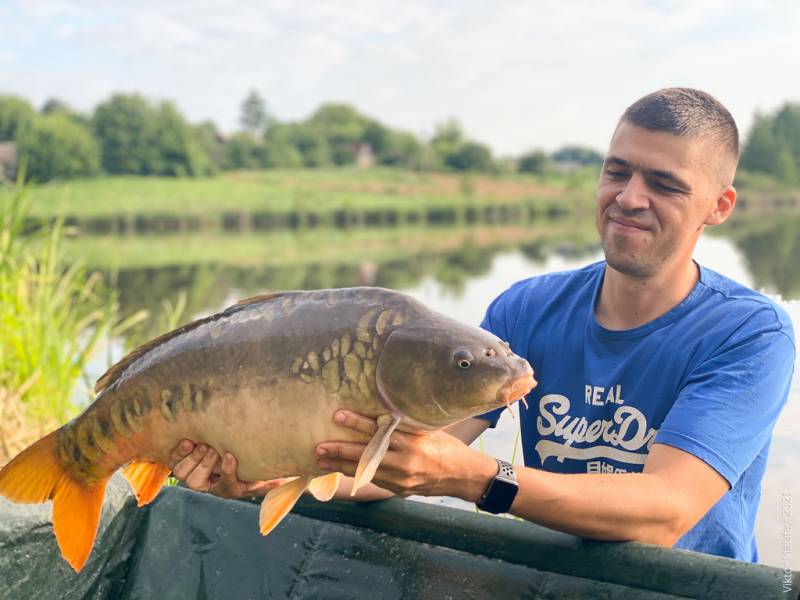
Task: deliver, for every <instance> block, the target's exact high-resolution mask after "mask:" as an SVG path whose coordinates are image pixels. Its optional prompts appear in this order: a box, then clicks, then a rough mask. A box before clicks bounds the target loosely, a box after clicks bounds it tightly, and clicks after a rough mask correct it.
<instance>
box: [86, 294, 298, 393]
mask: <svg viewBox="0 0 800 600" xmlns="http://www.w3.org/2000/svg"><path fill="white" fill-rule="evenodd" d="M285 293H286V292H275V293H271V294H262V295H261V296H253V297H252V298H245V299H244V300H240V301H239V302H237V303H236V304H234V305H232V306H229V307H228V308H226V309H225V310H223V311H221V312H218V313H215V314H213V315H210V316H208V317H203V318H202V319H197V320H195V321H192V322H191V323H187V324H186V325H183V326H181V327H178V328H177V329H173V330H172V331H168V332H167V333H165V334H163V335H160V336H158V337H157V338H155V339H152V340H150V341H149V342H145V343H144V344H142V345H141V346H137V347H136V348H134V349H133V350H131V351H130V352H129V353H128V354H126V355H125V356H124V357H123V358H122V359H121V360H119V361H118V362H116V363H115V364H114V365H113V366H112V367H111V368H110V369H108V371H106V372H105V373H103V374H102V375H101V376H100V379H98V380H97V383H96V384H95V386H94V391H95V393H96V394H99V393H100V392H102V391H103V390H104V389H106V388H107V387H108V386H109V385H111V384H112V383H113V382H114V381H115V380H116V379H117V377H119V376H120V375H121V374H122V373H123V372H124V371H125V369H127V368H128V367H129V366H130V365H131V364H132V363H133V362H134V361H135V360H136V359H137V358H140V357H141V356H144V355H145V354H147V353H148V352H150V350H152V349H153V348H155V347H156V346H160V345H161V344H164V343H165V342H168V341H169V340H171V339H172V338H175V337H178V336H179V335H181V334H182V333H186V332H187V331H191V330H192V329H197V328H198V327H200V325H203V324H205V323H209V322H211V321H216V320H217V319H221V318H224V317H227V316H229V315H232V314H233V313H236V312H239V311H240V310H243V309H245V308H247V307H248V306H250V305H251V304H258V303H259V302H266V301H267V300H272V299H274V298H278V297H280V296H283V295H284V294H285Z"/></svg>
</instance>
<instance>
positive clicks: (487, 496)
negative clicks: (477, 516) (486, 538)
mask: <svg viewBox="0 0 800 600" xmlns="http://www.w3.org/2000/svg"><path fill="white" fill-rule="evenodd" d="M495 460H496V461H497V475H495V476H494V479H492V480H491V481H490V482H489V487H487V488H486V491H485V492H483V496H481V499H480V500H478V502H476V503H475V505H476V506H477V507H478V508H480V509H481V510H484V511H486V512H490V513H494V514H496V515H497V514H500V513H504V512H508V509H509V508H511V504H512V503H513V502H514V498H516V497H517V491H518V490H519V484H518V483H517V475H516V473H514V466H513V465H512V464H511V463H507V462H506V461H504V460H500V459H499V458H495Z"/></svg>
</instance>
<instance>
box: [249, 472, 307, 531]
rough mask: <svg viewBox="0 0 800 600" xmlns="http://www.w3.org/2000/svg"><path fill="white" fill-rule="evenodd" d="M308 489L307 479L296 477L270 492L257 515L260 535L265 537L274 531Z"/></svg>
mask: <svg viewBox="0 0 800 600" xmlns="http://www.w3.org/2000/svg"><path fill="white" fill-rule="evenodd" d="M306 487H308V477H297V478H295V479H293V480H292V481H289V482H287V483H284V484H283V485H281V486H280V487H276V488H275V489H274V490H271V491H270V492H269V493H268V494H267V495H266V496H265V497H264V501H263V502H262V503H261V512H260V513H259V515H258V528H259V529H260V530H261V535H267V534H268V533H269V532H270V531H272V530H273V529H275V526H276V525H277V524H278V523H280V522H281V521H282V520H283V518H284V517H285V516H286V515H287V514H288V513H289V511H290V510H292V507H293V506H294V505H295V504H296V503H297V500H298V498H300V496H301V495H302V494H303V492H304V491H305V490H306Z"/></svg>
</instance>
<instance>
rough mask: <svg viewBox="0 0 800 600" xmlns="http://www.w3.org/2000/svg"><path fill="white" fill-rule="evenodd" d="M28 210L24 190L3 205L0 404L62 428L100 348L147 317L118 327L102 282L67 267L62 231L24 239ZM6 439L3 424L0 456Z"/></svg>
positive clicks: (114, 305) (0, 205)
mask: <svg viewBox="0 0 800 600" xmlns="http://www.w3.org/2000/svg"><path fill="white" fill-rule="evenodd" d="M28 202H29V198H27V197H26V193H25V191H24V190H22V189H15V190H13V191H11V192H9V193H7V194H6V195H5V196H4V197H2V198H0V329H2V336H0V397H2V398H4V399H9V398H11V399H13V402H15V403H19V406H9V405H5V406H4V409H6V410H9V411H12V412H14V414H16V415H19V414H20V413H25V415H26V417H29V418H32V419H33V420H34V421H38V422H42V421H48V422H51V421H53V420H55V421H56V422H58V423H60V422H63V421H64V420H66V419H68V418H69V417H71V416H72V415H74V413H75V411H76V410H77V406H76V405H74V404H73V403H72V392H73V390H74V389H75V385H76V383H78V382H79V381H80V380H81V376H82V374H83V371H84V368H85V366H86V364H87V361H88V360H89V357H90V356H91V354H92V353H93V352H94V351H95V350H96V349H97V347H98V345H99V344H100V342H101V341H102V340H103V339H104V337H105V336H106V335H118V334H120V333H121V332H122V331H124V330H125V329H127V328H128V327H130V326H131V325H132V324H133V323H135V322H138V321H140V320H141V319H142V318H144V314H143V313H141V312H139V313H137V314H135V315H134V316H132V317H131V318H130V319H128V320H126V321H120V319H119V314H118V309H117V302H116V299H115V297H114V295H113V294H112V293H111V292H109V291H108V290H107V289H106V288H104V286H103V285H102V282H101V279H100V276H99V275H98V274H97V273H89V272H87V270H86V269H85V268H84V267H83V266H82V264H81V263H80V262H75V263H72V264H70V265H69V266H65V262H64V260H63V256H62V236H61V227H60V226H59V225H57V226H56V227H54V228H53V229H52V230H51V231H49V232H47V233H45V234H40V236H39V239H38V240H37V239H34V238H31V237H30V236H23V235H21V234H22V231H23V228H24V225H25V222H26V219H27V216H28ZM86 396H87V397H90V391H89V390H87V391H86ZM4 416H5V415H4ZM9 433H10V432H9V431H7V430H4V429H3V423H0V434H2V435H1V436H0V440H2V442H3V448H0V454H1V453H3V452H6V454H7V453H8V444H7V443H6V442H7V440H8V434H9Z"/></svg>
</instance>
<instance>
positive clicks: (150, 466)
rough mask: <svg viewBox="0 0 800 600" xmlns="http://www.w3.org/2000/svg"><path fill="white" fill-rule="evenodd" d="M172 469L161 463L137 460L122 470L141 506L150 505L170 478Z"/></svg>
mask: <svg viewBox="0 0 800 600" xmlns="http://www.w3.org/2000/svg"><path fill="white" fill-rule="evenodd" d="M169 473H170V469H169V467H168V466H166V465H162V464H160V463H154V462H149V461H145V460H135V461H133V462H132V463H130V464H129V465H128V466H127V467H125V468H124V469H123V470H122V474H123V475H124V476H125V479H127V480H128V482H129V483H130V484H131V487H132V488H133V492H134V493H135V494H136V502H137V504H138V505H139V506H144V505H145V504H150V503H151V502H152V501H153V499H154V498H155V497H156V496H157V495H158V492H159V491H160V490H161V487H162V486H163V485H164V482H165V481H166V480H167V477H169Z"/></svg>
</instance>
